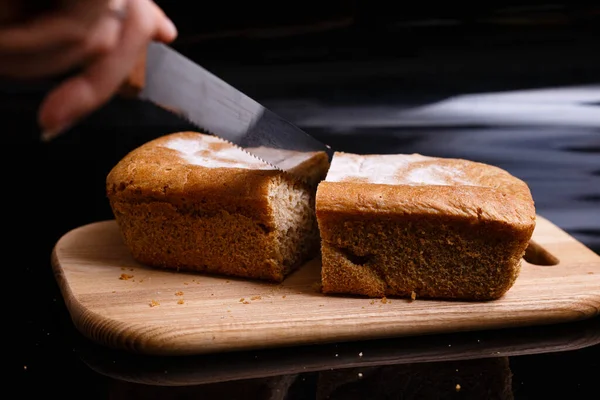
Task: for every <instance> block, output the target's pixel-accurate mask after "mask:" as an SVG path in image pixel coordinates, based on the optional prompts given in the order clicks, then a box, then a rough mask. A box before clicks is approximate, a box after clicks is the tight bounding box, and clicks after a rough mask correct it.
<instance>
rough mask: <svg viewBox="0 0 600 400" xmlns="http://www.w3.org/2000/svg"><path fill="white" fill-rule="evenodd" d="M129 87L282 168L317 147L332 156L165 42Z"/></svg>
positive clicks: (151, 50) (152, 48)
mask: <svg viewBox="0 0 600 400" xmlns="http://www.w3.org/2000/svg"><path fill="white" fill-rule="evenodd" d="M125 88H127V90H126V92H127V93H128V94H129V96H131V95H135V96H137V97H138V98H139V99H141V100H143V101H148V102H150V103H153V104H155V105H157V106H160V107H161V108H164V109H167V110H169V111H171V112H173V113H175V114H177V115H179V116H180V117H182V118H184V119H186V120H187V121H189V122H190V123H191V124H192V125H194V126H196V127H197V128H198V129H199V130H200V131H201V132H205V133H209V134H213V135H215V136H218V137H220V138H222V139H224V140H226V141H228V142H230V143H233V144H234V145H237V146H238V147H240V148H241V149H243V150H244V151H246V152H247V153H250V154H251V155H253V156H254V157H256V158H258V159H260V160H262V161H264V162H266V163H268V164H270V165H271V166H273V167H275V168H277V169H280V170H282V171H286V172H291V173H292V174H293V173H294V171H293V170H294V167H296V166H298V165H299V164H300V163H302V162H303V161H305V160H306V159H307V158H309V157H310V155H311V154H314V153H315V152H324V153H325V154H327V156H328V159H329V161H331V157H332V155H333V150H332V149H331V147H329V146H328V145H326V144H323V143H321V142H320V141H318V140H316V139H315V138H313V137H312V136H310V135H309V134H307V133H306V132H304V131H303V130H301V129H300V128H298V127H297V126H295V125H293V124H292V123H290V122H289V121H286V120H285V119H283V118H281V117H280V116H278V115H276V114H275V113H274V112H272V111H270V110H268V109H267V108H265V107H264V106H262V105H260V104H259V103H258V102H256V101H255V100H253V99H251V98H250V97H248V96H247V95H245V94H244V93H242V92H240V91H239V90H237V89H236V88H234V87H233V86H231V85H229V84H228V83H226V82H224V81H223V80H221V79H220V78H218V77H217V76H215V75H214V74H212V73H210V72H209V71H207V70H206V69H204V68H202V67H201V66H200V65H198V64H196V63H194V62H193V61H191V60H190V59H188V58H186V57H185V56H183V55H182V54H180V53H178V52H177V51H175V50H174V49H172V48H171V47H169V46H167V45H165V44H162V43H157V42H151V43H150V44H149V46H148V48H147V50H146V53H145V57H143V59H141V60H140V63H139V64H138V67H137V68H136V70H135V71H134V72H133V73H132V74H131V76H130V77H129V79H128V81H127V82H126V85H125V86H124V88H123V90H125ZM123 90H122V93H125V92H123ZM303 155H306V157H303Z"/></svg>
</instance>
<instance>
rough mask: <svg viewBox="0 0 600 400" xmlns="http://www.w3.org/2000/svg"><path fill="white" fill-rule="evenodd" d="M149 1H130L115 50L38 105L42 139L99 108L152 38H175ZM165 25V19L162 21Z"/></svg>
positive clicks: (110, 95)
mask: <svg viewBox="0 0 600 400" xmlns="http://www.w3.org/2000/svg"><path fill="white" fill-rule="evenodd" d="M155 7H156V6H155V5H154V3H152V2H151V1H149V0H130V1H129V9H128V14H127V18H126V20H125V21H124V25H123V27H122V32H121V36H120V38H119V42H118V44H117V45H116V47H115V48H114V49H113V50H112V51H111V52H110V53H108V54H106V55H105V56H102V57H99V58H98V59H97V60H96V61H95V62H94V63H93V64H91V65H90V66H89V67H88V68H86V69H85V70H84V71H83V72H82V73H81V74H80V75H78V76H75V77H73V78H70V79H68V80H67V81H65V82H64V83H62V84H61V85H59V86H58V87H57V88H56V89H54V90H53V91H52V92H51V93H50V94H49V95H48V96H47V97H46V99H44V101H43V102H42V105H41V108H40V113H39V123H40V125H41V126H42V128H43V129H44V130H45V136H46V139H50V138H51V137H52V136H54V135H56V134H57V133H59V132H61V131H62V130H63V129H65V128H67V127H68V126H70V125H71V124H73V123H75V122H76V121H78V120H79V119H81V118H83V117H84V116H86V115H88V114H89V113H90V112H92V111H94V110H95V109H97V108H99V107H101V106H102V105H103V104H104V103H106V102H107V101H108V100H109V99H110V98H111V97H112V95H113V94H114V93H115V92H116V91H117V90H118V88H119V87H120V85H121V83H122V82H123V81H124V80H125V79H126V77H127V76H128V74H129V73H130V72H131V71H132V70H133V69H134V66H135V64H136V62H137V59H138V57H139V56H140V55H141V54H142V52H143V50H144V48H145V46H146V45H147V44H148V42H149V41H150V40H152V39H153V38H155V37H156V38H161V39H163V40H169V39H170V40H172V39H174V38H175V36H176V35H177V33H176V31H175V29H174V27H173V28H172V29H171V28H170V27H169V26H168V25H169V23H168V22H165V19H166V17H164V15H163V16H162V17H161V15H160V14H159V13H157V11H156V8H155ZM166 20H167V21H168V19H166Z"/></svg>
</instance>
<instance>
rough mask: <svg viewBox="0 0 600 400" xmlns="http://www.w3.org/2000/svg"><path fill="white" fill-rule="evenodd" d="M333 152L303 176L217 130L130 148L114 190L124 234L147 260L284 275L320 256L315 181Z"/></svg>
mask: <svg viewBox="0 0 600 400" xmlns="http://www.w3.org/2000/svg"><path fill="white" fill-rule="evenodd" d="M328 167H329V160H328V157H327V155H326V154H325V153H313V154H309V155H304V159H303V160H301V162H298V164H297V167H296V170H295V171H294V172H296V173H297V174H298V175H299V176H302V177H305V178H306V182H302V181H300V180H297V179H295V178H294V177H292V176H291V175H289V174H287V173H284V172H281V171H279V170H277V169H275V168H273V167H272V166H270V165H268V164H266V163H264V162H262V161H260V160H259V159H257V158H255V157H253V156H251V155H249V154H248V153H246V152H245V151H243V150H241V149H239V148H237V147H236V146H234V145H232V144H230V143H228V142H225V141H223V140H221V139H219V138H217V137H214V136H210V135H206V134H201V133H196V132H179V133H173V134H170V135H166V136H163V137H161V138H158V139H155V140H153V141H150V142H148V143H146V144H144V145H142V146H140V147H139V148H137V149H135V150H133V151H132V152H131V153H129V154H128V155H126V156H125V157H124V158H123V159H122V160H121V161H120V162H119V163H118V164H117V165H116V166H115V167H114V168H113V169H112V170H111V171H110V173H109V174H108V176H107V180H106V190H107V197H108V199H109V202H110V206H111V208H112V211H113V213H114V216H115V219H116V221H117V223H118V225H119V228H120V230H121V232H122V235H123V238H124V242H125V244H126V245H127V247H128V248H129V250H130V251H131V253H132V255H133V257H134V258H135V259H136V260H137V261H139V262H141V263H143V264H146V265H150V266H155V267H162V268H170V269H181V270H189V271H203V272H208V273H216V274H224V275H231V276H238V277H242V278H255V279H264V280H269V281H274V282H281V281H282V280H283V279H284V278H285V277H286V275H288V274H289V273H290V272H291V271H293V270H294V269H295V268H297V267H298V266H300V265H301V264H302V263H304V262H305V261H307V260H309V259H311V258H313V257H315V256H317V255H318V251H319V234H318V229H317V223H316V218H315V212H314V201H315V187H316V185H315V184H314V183H316V182H318V181H319V180H321V179H322V178H324V177H325V174H326V173H327V169H328Z"/></svg>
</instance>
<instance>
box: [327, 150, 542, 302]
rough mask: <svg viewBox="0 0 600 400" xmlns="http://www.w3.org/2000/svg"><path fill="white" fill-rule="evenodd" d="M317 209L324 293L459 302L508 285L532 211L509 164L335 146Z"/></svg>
mask: <svg viewBox="0 0 600 400" xmlns="http://www.w3.org/2000/svg"><path fill="white" fill-rule="evenodd" d="M316 210H317V220H318V224H319V229H320V234H321V240H322V242H321V254H322V263H323V267H322V289H323V292H324V293H344V294H357V295H366V296H371V297H381V296H389V295H395V296H406V297H408V296H410V297H413V298H415V297H416V298H437V299H462V300H492V299H497V298H499V297H501V296H503V295H504V294H505V293H506V292H507V291H508V290H509V289H510V288H511V287H512V285H513V283H514V282H515V279H516V278H517V277H518V275H519V271H520V265H521V258H522V256H523V254H524V252H525V249H526V248H527V245H528V242H529V239H530V238H531V235H532V233H533V230H534V227H535V216H536V214H535V207H534V202H533V199H532V196H531V193H530V190H529V187H528V186H527V184H526V183H525V182H523V181H522V180H520V179H518V178H516V177H514V176H512V175H511V174H509V173H508V172H506V171H504V170H502V169H500V168H497V167H494V166H491V165H486V164H481V163H476V162H471V161H467V160H461V159H445V158H435V157H427V156H423V155H419V154H411V155H403V154H398V155H396V154H394V155H356V154H347V153H339V152H338V153H335V154H334V156H333V160H332V163H331V168H330V170H329V172H328V174H327V177H326V180H325V181H324V182H322V183H321V184H320V185H319V187H318V190H317V200H316Z"/></svg>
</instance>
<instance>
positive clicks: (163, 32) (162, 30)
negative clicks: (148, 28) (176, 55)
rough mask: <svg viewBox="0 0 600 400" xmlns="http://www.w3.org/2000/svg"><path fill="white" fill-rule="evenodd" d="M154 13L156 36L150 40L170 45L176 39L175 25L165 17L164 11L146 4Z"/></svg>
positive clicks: (153, 5) (151, 4) (152, 2)
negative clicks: (156, 25)
mask: <svg viewBox="0 0 600 400" xmlns="http://www.w3.org/2000/svg"><path fill="white" fill-rule="evenodd" d="M148 3H149V4H150V6H151V8H152V9H153V11H154V13H155V18H156V21H157V24H158V27H157V30H156V34H155V35H154V37H153V38H152V39H153V40H155V41H157V42H163V43H171V42H172V41H173V40H175V38H176V37H177V28H176V27H175V24H173V22H172V21H171V20H170V19H169V18H168V17H167V16H166V15H165V13H164V11H163V10H162V9H161V8H160V7H159V6H157V5H156V3H154V1H149V2H148Z"/></svg>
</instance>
